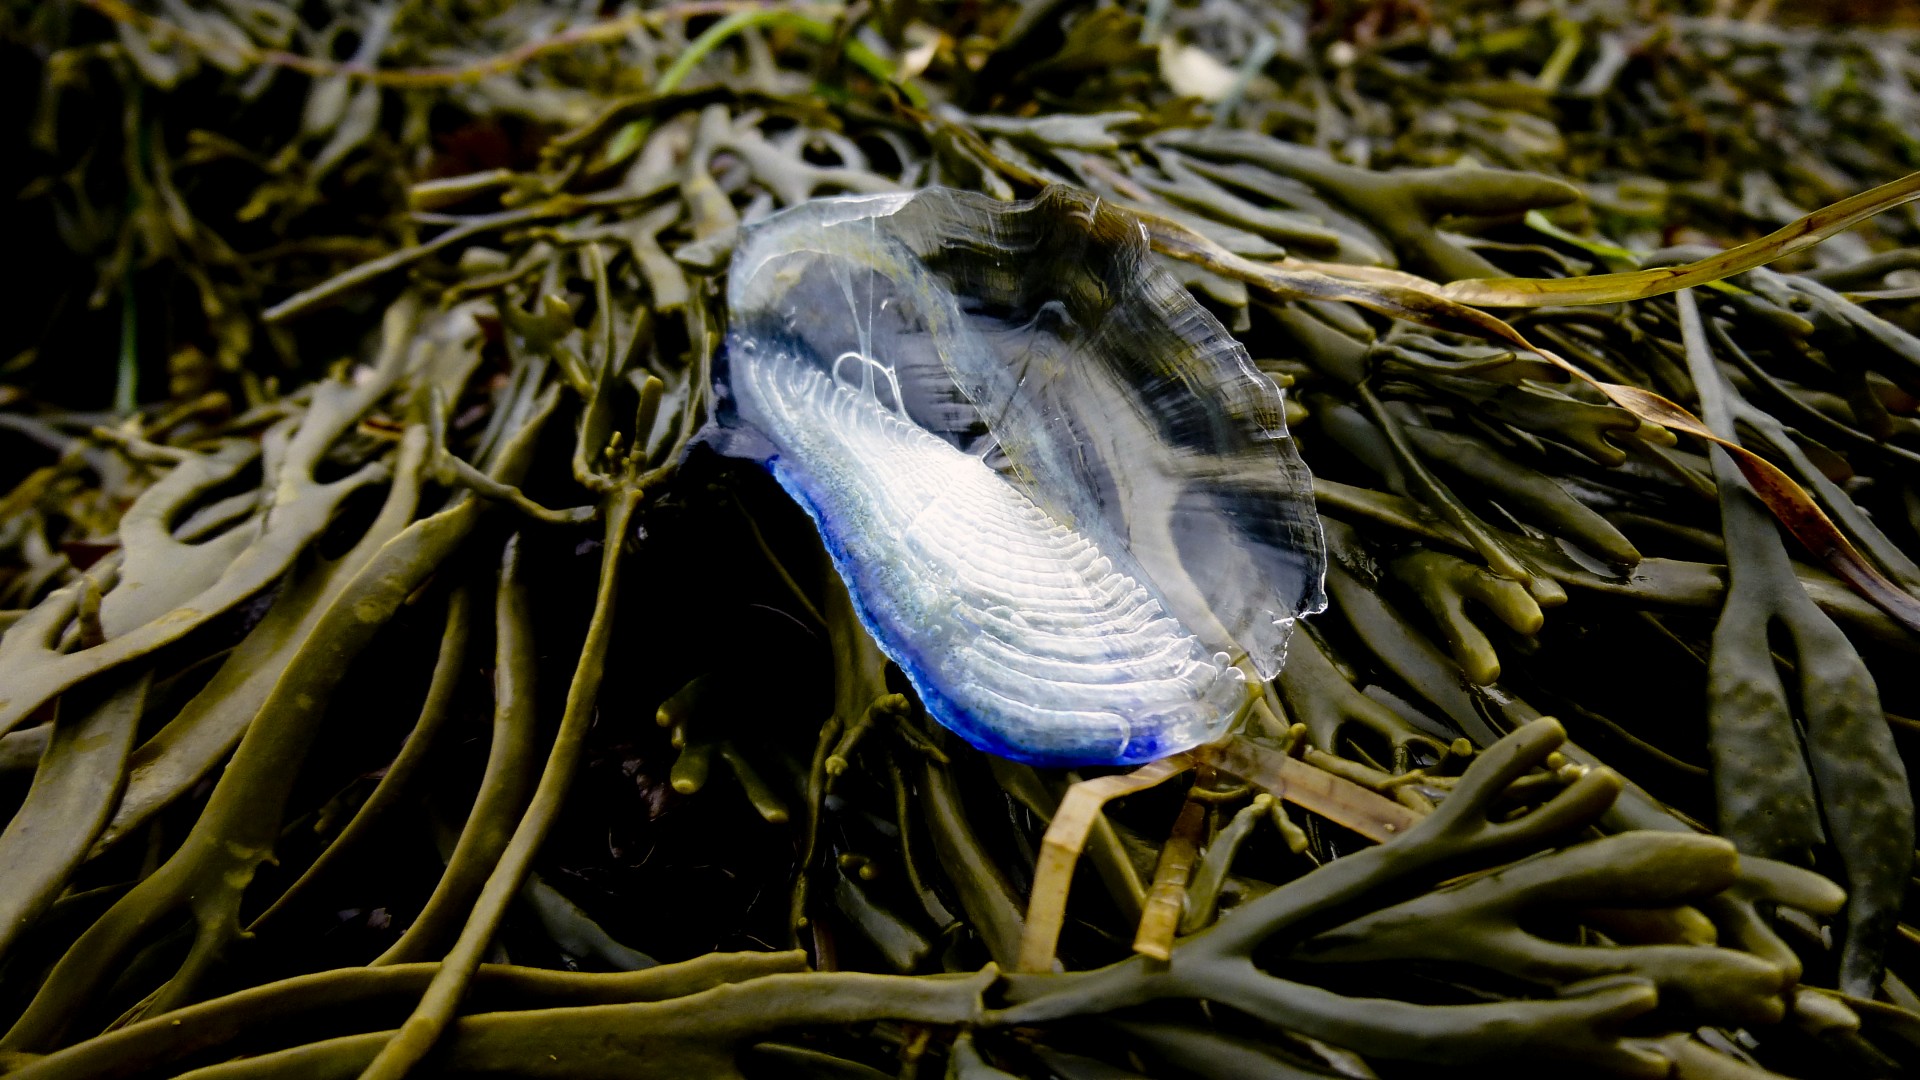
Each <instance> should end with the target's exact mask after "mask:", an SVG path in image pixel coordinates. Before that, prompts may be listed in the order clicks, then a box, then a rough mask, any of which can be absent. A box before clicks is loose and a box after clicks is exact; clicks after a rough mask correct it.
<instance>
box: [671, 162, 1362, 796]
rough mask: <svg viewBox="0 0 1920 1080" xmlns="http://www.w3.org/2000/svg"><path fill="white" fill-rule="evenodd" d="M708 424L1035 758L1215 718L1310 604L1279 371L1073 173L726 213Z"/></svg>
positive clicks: (1307, 534)
mask: <svg viewBox="0 0 1920 1080" xmlns="http://www.w3.org/2000/svg"><path fill="white" fill-rule="evenodd" d="M728 301H729V307H730V310H731V320H732V322H731V326H730V329H729V333H728V336H727V342H726V347H725V349H724V353H723V356H722V357H721V359H720V360H719V362H718V363H717V364H716V369H715V376H714V384H715V398H716V409H715V417H714V421H713V423H712V425H711V426H710V429H709V431H708V433H707V441H708V442H709V443H710V444H712V445H714V446H715V447H716V448H718V449H720V450H721V451H722V452H724V453H728V454H732V455H735V456H740V457H748V458H753V459H755V460H758V461H761V462H763V463H764V464H766V465H767V467H768V468H769V469H771V470H772V472H773V474H774V475H775V477H776V478H778V480H779V481H780V483H781V484H782V485H783V486H784V487H785V488H786V489H787V490H788V491H789V492H790V493H791V494H792V495H793V496H794V498H796V499H797V500H798V501H799V502H800V504H801V505H802V506H804V507H805V508H806V510H807V512H808V513H809V514H811V515H812V517H813V519H814V521H815V523H816V524H817V525H818V527H819V529H820V533H821V536H822V537H823V538H824V540H825V541H826V545H827V548H828V550H829V552H830V553H831V555H832V558H833V562H834V566H835V568H836V569H837V570H838V571H839V573H840V574H841V576H842V577H843V578H844V579H845V581H846V583H847V586H848V589H849V592H850V593H851V595H852V597H853V601H854V607H855V610H856V611H857V612H858V613H859V615H860V617H861V619H862V620H863V621H864V622H865V623H866V625H867V627H868V629H869V630H871V631H872V632H873V634H874V636H875V638H876V639H877V640H878V642H879V643H880V646H881V647H882V649H884V650H885V651H886V653H887V655H888V656H889V657H891V658H892V659H893V660H894V661H895V662H896V663H898V664H899V665H900V667H901V668H902V670H904V671H905V672H906V674H907V676H908V677H909V678H910V679H911V680H912V682H913V684H914V687H915V688H916V689H917V690H918V691H919V693H920V696H921V698H922V700H923V701H924V702H925V703H926V706H927V708H928V710H929V712H931V713H932V714H933V716H934V717H935V718H936V719H937V720H939V721H940V722H941V723H942V724H944V725H945V726H947V727H948V728H950V729H952V730H953V731H955V732H957V733H958V734H959V735H961V736H962V737H963V738H965V739H967V740H968V741H969V742H971V743H973V744H974V745H976V746H978V747H980V748H982V749H985V750H988V751H991V752H994V753H998V754H1002V755H1005V756H1007V757H1011V758H1016V759H1019V760H1022V761H1029V762H1035V763H1039V764H1047V765H1070V764H1073V765H1078V764H1125V763H1133V762H1140V761H1149V760H1152V759H1155V758H1159V757H1163V756H1165V755H1167V754H1170V753H1174V752H1177V751H1180V750H1183V749H1186V748H1188V747H1191V746H1193V745H1196V744H1198V743H1200V742H1204V741H1207V740H1209V739H1211V738H1214V737H1216V736H1218V735H1219V734H1221V733H1222V732H1223V731H1224V730H1225V728H1226V727H1227V726H1228V725H1229V724H1230V723H1231V722H1232V720H1233V718H1234V717H1235V715H1236V714H1237V713H1238V712H1239V711H1240V709H1241V708H1242V707H1243V706H1244V704H1245V703H1246V701H1247V698H1248V694H1249V690H1248V681H1247V675H1246V674H1245V673H1244V672H1246V671H1248V670H1250V671H1251V672H1253V673H1256V674H1258V675H1259V676H1260V677H1263V678H1265V677H1271V676H1272V675H1273V674H1274V673H1275V672H1277V671H1278V670H1279V667H1280V665H1281V663H1282V662H1283V661H1284V659H1285V650H1286V643H1287V637H1288V634H1289V633H1290V631H1291V628H1292V624H1293V621H1294V619H1295V618H1297V617H1298V616H1299V615H1301V614H1303V613H1310V612H1313V611H1318V610H1319V609H1320V608H1321V607H1323V606H1324V599H1323V593H1322V589H1321V582H1322V578H1323V575H1324V570H1325V554H1324V547H1323V543H1322V539H1321V535H1320V526H1319V520H1318V518H1317V517H1316V516H1315V514H1314V510H1313V496H1312V488H1311V480H1310V477H1309V476H1308V474H1307V470H1306V467H1305V466H1304V465H1303V464H1302V463H1301V461H1300V457H1299V455H1298V453H1297V452H1296V451H1295V449H1294V447H1293V444H1292V441H1291V440H1290V439H1289V438H1288V437H1287V434H1286V429H1285V422H1284V420H1283V419H1282V412H1281V400H1280V391H1279V390H1278V388H1276V387H1275V386H1274V384H1273V382H1272V381H1271V380H1270V379H1268V378H1267V377H1266V376H1264V375H1262V374H1261V373H1260V372H1259V371H1258V370H1257V369H1255V368H1254V367H1253V365H1252V363H1251V362H1250V361H1249V360H1248V358H1247V354H1246V351H1245V350H1244V349H1243V348H1242V347H1241V346H1240V345H1239V343H1238V342H1236V341H1234V340H1233V338H1232V337H1231V336H1230V335H1228V333H1227V332H1226V330H1225V329H1224V328H1223V327H1222V326H1221V325H1220V323H1219V322H1218V321H1217V320H1215V319H1214V318H1213V317H1212V316H1211V315H1210V314H1209V313H1208V312H1207V311H1206V310H1205V309H1204V308H1202V307H1201V306H1200V305H1199V304H1198V303H1197V302H1196V301H1195V300H1194V299H1193V298H1192V297H1191V296H1190V295H1189V294H1188V293H1187V292H1186V291H1185V290H1184V289H1183V288H1182V287H1181V286H1180V285H1179V283H1178V282H1177V281H1175V280H1174V279H1173V278H1172V277H1171V276H1170V275H1169V274H1167V273H1166V272H1165V271H1163V270H1161V269H1159V268H1158V267H1157V266H1156V265H1154V263H1153V261H1152V256H1151V255H1150V254H1149V252H1148V250H1147V246H1146V241H1145V238H1144V236H1143V235H1142V233H1141V232H1140V229H1139V227H1138V225H1137V223H1135V222H1134V221H1133V220H1132V219H1131V218H1129V217H1127V216H1126V215H1124V214H1122V213H1119V212H1116V211H1112V210H1106V209H1103V208H1101V207H1100V205H1099V204H1098V202H1097V201H1096V200H1094V199H1092V198H1090V197H1088V196H1084V195H1080V194H1078V193H1074V192H1070V191H1067V190H1065V189H1052V190H1049V191H1048V192H1046V193H1044V194H1043V195H1042V196H1041V197H1040V198H1038V199H1035V200H1033V201H1031V202H1026V203H1002V202H996V201H993V200H990V199H987V198H985V197H983V196H977V195H971V194H967V193H961V192H954V191H947V190H942V189H931V190H924V191H920V192H917V193H914V194H911V195H882V196H867V197H858V198H847V199H825V200H817V201H814V202H811V203H806V204H803V205H801V206H798V207H795V208H793V209H791V210H788V211H785V212H783V213H780V214H776V215H774V216H773V217H771V218H768V219H767V220H765V221H764V222H761V223H759V224H757V225H754V226H752V227H750V228H748V229H747V230H746V231H745V233H744V235H743V237H742V239H741V243H740V246H739V248H738V250H737V251H736V253H735V256H734V261H733V267H732V271H731V279H730V285H729V291H728Z"/></svg>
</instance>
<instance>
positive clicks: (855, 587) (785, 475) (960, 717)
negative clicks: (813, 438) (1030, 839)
mask: <svg viewBox="0 0 1920 1080" xmlns="http://www.w3.org/2000/svg"><path fill="white" fill-rule="evenodd" d="M762 464H764V465H765V466H766V469H767V471H768V472H769V473H772V474H773V478H774V480H775V481H776V482H777V483H779V485H780V487H781V488H782V489H783V490H785V491H786V493H787V494H788V495H789V496H791V497H792V498H793V501H794V502H796V503H798V504H800V508H801V509H802V510H805V511H806V512H807V516H808V517H809V518H812V519H813V526H814V531H815V532H817V533H818V534H819V535H820V540H821V542H822V543H823V544H824V545H825V546H826V549H827V558H828V559H829V560H831V561H832V563H833V569H834V572H835V573H837V574H839V575H840V580H841V581H843V582H845V583H846V585H847V596H848V597H849V598H850V599H851V600H852V601H853V613H854V616H855V617H856V618H858V619H859V620H860V625H861V626H863V627H865V628H866V631H867V633H868V634H869V635H870V636H872V638H873V640H874V643H875V644H876V645H878V646H879V648H880V651H881V652H882V653H885V654H886V657H887V659H889V660H891V661H893V662H894V664H896V665H897V666H898V667H899V668H900V670H901V672H903V673H904V674H905V675H906V677H907V681H908V682H909V683H911V684H913V689H914V692H915V693H917V694H918V695H919V696H920V703H921V704H922V705H923V706H925V707H926V710H927V712H928V713H929V714H930V715H932V717H933V718H934V719H935V720H936V721H938V722H939V723H940V725H941V726H942V727H945V728H946V729H947V730H949V731H951V732H953V733H954V734H955V735H958V736H960V738H962V739H964V740H966V742H967V743H968V744H970V745H971V746H973V747H974V748H975V749H978V750H984V751H986V752H987V753H990V754H996V755H998V756H1000V757H1003V758H1006V759H1007V760H1009V761H1017V762H1020V763H1021V764H1023V765H1040V766H1046V767H1050V768H1074V767H1077V766H1088V765H1141V764H1145V763H1146V762H1149V761H1158V760H1159V759H1160V758H1163V757H1166V756H1167V753H1168V749H1167V747H1166V744H1165V740H1163V739H1161V738H1160V737H1159V735H1158V733H1157V732H1143V733H1140V734H1137V735H1134V736H1132V737H1131V738H1129V739H1128V740H1127V745H1126V750H1125V752H1124V753H1115V752H1114V751H1113V749H1112V748H1111V747H1107V748H1105V749H1102V748H1097V747H1082V748H1070V747H1063V748H1061V749H1059V750H1036V749H1034V748H1033V747H1030V746H1024V745H1022V744H1019V743H1014V742H1009V741H1007V739H1006V738H1005V737H1004V736H1002V735H1001V733H1000V732H999V731H998V730H996V729H995V728H994V727H993V726H992V725H991V724H987V723H984V722H982V721H980V720H977V719H976V718H975V717H974V715H973V714H972V713H971V712H969V711H968V710H967V709H965V708H963V707H962V706H961V705H960V704H959V703H958V702H956V701H954V700H953V699H952V698H950V697H948V696H947V695H946V694H944V693H942V692H941V691H940V688H939V684H938V682H937V681H936V680H935V679H934V677H933V675H932V673H931V672H930V671H928V670H927V665H926V661H925V660H924V659H923V658H922V657H921V655H920V653H919V651H918V650H916V649H912V648H909V647H907V646H905V645H904V644H900V643H895V642H891V641H889V640H888V635H887V634H886V633H885V632H884V628H883V626H882V625H881V623H880V622H879V620H877V619H875V618H874V616H873V613H872V612H870V611H868V610H867V605H866V603H865V601H864V600H862V598H861V593H862V591H863V590H862V589H861V586H860V577H859V572H858V569H857V566H856V564H855V561H854V559H853V558H852V557H851V556H849V555H848V554H847V552H846V550H845V549H844V548H843V547H842V546H841V544H840V541H839V538H838V536H837V534H836V533H835V532H834V530H833V528H832V527H831V524H830V522H829V520H828V518H827V516H826V515H825V514H824V513H822V512H821V510H820V508H819V506H818V505H816V504H815V503H814V500H813V496H812V495H811V494H810V493H809V492H808V490H807V485H806V482H805V480H804V479H802V470H798V469H790V468H787V467H786V465H785V463H783V462H782V461H781V460H780V455H778V454H773V455H771V456H769V457H767V458H766V459H765V460H764V461H763V462H762Z"/></svg>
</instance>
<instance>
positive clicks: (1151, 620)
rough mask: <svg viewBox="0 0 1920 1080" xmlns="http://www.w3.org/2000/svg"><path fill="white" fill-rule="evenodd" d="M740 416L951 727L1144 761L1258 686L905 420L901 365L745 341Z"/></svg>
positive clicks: (1040, 747) (1097, 553)
mask: <svg viewBox="0 0 1920 1080" xmlns="http://www.w3.org/2000/svg"><path fill="white" fill-rule="evenodd" d="M735 363H736V365H737V370H736V371H735V381H734V385H735V388H736V390H737V392H738V403H739V409H740V413H741V416H742V418H743V419H744V420H746V421H747V422H748V423H750V424H751V425H752V426H753V427H754V428H756V429H758V430H759V431H761V432H763V433H764V434H765V435H766V436H767V437H768V439H769V441H770V442H772V444H773V445H774V447H775V448H776V450H777V452H778V456H777V458H776V459H775V460H774V462H773V468H774V472H775V475H776V476H778V477H779V478H780V480H781V482H782V484H784V485H785V486H786V487H787V488H788V489H789V490H790V491H792V492H793V493H794V494H795V495H796V496H797V497H798V498H799V499H800V501H801V502H802V504H803V505H804V506H806V508H807V510H808V512H809V513H811V514H812V515H813V516H814V517H815V519H816V520H817V521H818V523H819V524H820V525H821V527H822V534H823V535H825V536H828V537H830V538H831V540H832V548H833V552H832V553H833V556H834V560H835V564H836V567H837V568H838V569H839V570H840V571H841V573H842V575H843V576H844V577H845V578H846V579H847V581H848V582H849V583H850V586H851V589H852V592H853V596H854V600H855V603H856V605H857V606H858V607H859V609H860V613H861V615H862V617H863V618H864V619H866V620H867V621H868V622H869V623H870V624H872V625H873V627H874V629H876V630H877V631H880V632H879V633H877V634H876V636H877V638H878V639H879V641H880V642H881V645H882V647H883V648H886V649H887V650H888V653H889V655H890V656H891V657H892V659H893V660H894V661H895V662H897V663H899V664H900V665H901V667H902V668H903V669H904V670H905V671H906V672H907V674H908V676H909V677H910V678H912V679H913V681H914V683H915V685H916V687H917V688H918V689H920V691H921V694H922V697H923V699H925V701H926V704H927V707H928V708H929V710H931V711H933V712H934V714H935V716H936V718H938V719H939V720H940V721H941V722H942V723H944V724H947V725H948V726H949V727H953V728H955V729H956V730H958V731H960V732H961V733H962V734H963V735H967V736H969V737H970V738H973V739H975V740H976V741H980V742H984V743H985V744H986V745H988V746H990V747H992V748H994V749H996V750H997V752H1000V753H1003V754H1006V755H1007V756H1010V757H1015V758H1024V759H1028V760H1036V761H1038V760H1044V761H1048V762H1050V763H1056V764H1057V763H1062V762H1063V761H1068V760H1073V759H1081V760H1084V761H1087V762H1094V761H1125V760H1146V759H1148V758H1151V757H1156V756H1159V755H1160V754H1163V753H1167V752H1171V751H1172V750H1175V749H1180V748H1183V747H1185V746H1190V745H1192V744H1194V743H1195V742H1198V741H1203V740H1204V739H1206V738H1207V737H1210V736H1211V735H1213V734H1215V733H1217V732H1218V731H1220V730H1221V728H1222V727H1223V726H1224V724H1225V722H1226V720H1227V719H1228V718H1230V717H1231V716H1232V714H1233V713H1234V712H1235V711H1237V710H1238V709H1239V708H1241V707H1242V706H1243V705H1244V704H1245V702H1246V699H1247V687H1246V682H1245V677H1244V676H1243V675H1242V673H1241V672H1240V671H1239V670H1238V669H1237V668H1235V667H1234V666H1233V665H1232V663H1231V658H1230V657H1229V656H1228V655H1227V654H1226V653H1223V652H1214V651H1211V650H1209V649H1208V648H1207V647H1206V646H1205V644H1204V643H1203V642H1201V641H1200V639H1199V638H1197V637H1196V636H1195V635H1194V634H1192V633H1191V632H1189V631H1188V630H1187V629H1186V628H1185V627H1183V626H1182V625H1181V624H1180V623H1179V622H1178V621H1176V620H1174V619H1173V618H1170V617H1169V616H1168V615H1167V614H1166V613H1165V612H1164V611H1163V610H1162V608H1161V605H1160V603H1159V601H1158V600H1156V599H1155V598H1154V596H1153V595H1152V593H1151V592H1150V591H1149V590H1148V589H1147V588H1146V587H1144V586H1143V585H1142V584H1141V583H1140V582H1139V581H1138V580H1136V579H1135V578H1134V577H1132V576H1129V575H1128V574H1126V573H1124V572H1122V571H1120V570H1119V569H1116V567H1115V565H1114V560H1113V559H1111V558H1109V557H1108V556H1107V555H1106V554H1103V553H1102V551H1101V550H1100V548H1099V547H1098V546H1097V545H1096V544H1095V543H1094V541H1093V540H1091V539H1089V538H1088V537H1087V536H1085V535H1083V534H1081V533H1080V532H1078V531H1076V530H1074V529H1073V528H1071V527H1069V526H1068V525H1066V524H1063V523H1061V522H1059V521H1056V520H1055V519H1054V518H1053V517H1052V516H1050V515H1049V514H1048V513H1047V512H1046V511H1045V510H1043V509H1042V508H1041V507H1040V506H1038V505H1036V504H1035V503H1034V501H1033V500H1032V499H1030V498H1028V497H1027V495H1026V494H1025V493H1023V492H1022V491H1020V490H1019V489H1018V488H1016V487H1015V486H1014V485H1013V484H1012V483H1009V482H1008V481H1007V479H1006V478H1004V477H1002V476H1001V475H999V474H998V473H996V472H994V471H993V470H992V469H991V468H989V467H987V465H986V464H985V463H983V462H982V461H981V459H980V458H979V457H977V456H975V455H972V454H969V453H966V452H964V451H962V450H960V449H958V448H956V447H954V446H953V445H951V444H950V443H948V442H947V441H945V440H944V439H941V438H939V437H937V436H935V435H933V434H931V433H929V432H927V431H925V430H923V429H921V428H920V427H918V426H916V425H915V424H914V423H913V422H912V421H910V420H908V419H906V418H905V417H903V416H901V415H900V414H899V413H898V412H896V411H895V409H896V408H897V406H898V403H899V402H900V401H901V397H900V390H899V387H898V386H897V385H896V384H894V382H893V380H892V371H891V369H890V368H888V366H887V365H885V364H884V363H880V362H877V361H875V360H873V359H872V358H870V357H867V356H865V355H862V354H860V353H857V352H849V353H845V354H843V355H841V356H840V357H838V358H837V359H836V360H835V361H834V362H833V364H832V365H831V372H830V373H829V372H827V371H822V370H821V369H820V368H819V367H818V366H816V365H814V364H812V363H810V362H807V361H805V360H804V359H801V358H797V357H793V356H788V355H780V354H778V353H770V352H764V351H763V350H761V349H758V348H752V347H748V348H743V349H741V350H740V351H739V353H737V354H736V357H735Z"/></svg>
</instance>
